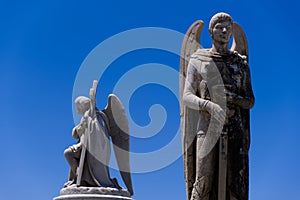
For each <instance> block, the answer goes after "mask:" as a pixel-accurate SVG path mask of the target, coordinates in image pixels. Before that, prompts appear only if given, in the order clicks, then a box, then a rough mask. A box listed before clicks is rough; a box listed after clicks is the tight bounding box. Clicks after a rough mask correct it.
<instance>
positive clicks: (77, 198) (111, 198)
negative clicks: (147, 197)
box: [53, 194, 132, 200]
mask: <svg viewBox="0 0 300 200" xmlns="http://www.w3.org/2000/svg"><path fill="white" fill-rule="evenodd" d="M53 200H132V198H130V197H122V196H116V195H102V194H69V195H61V196H59V197H56V198H54V199H53Z"/></svg>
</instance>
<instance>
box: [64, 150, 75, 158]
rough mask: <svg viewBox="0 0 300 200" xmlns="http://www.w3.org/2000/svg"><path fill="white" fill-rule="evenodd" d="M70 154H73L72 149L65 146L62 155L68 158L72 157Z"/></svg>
mask: <svg viewBox="0 0 300 200" xmlns="http://www.w3.org/2000/svg"><path fill="white" fill-rule="evenodd" d="M72 154H73V152H72V150H71V149H70V148H67V149H66V150H65V151H64V156H65V158H66V159H67V160H68V159H69V158H71V157H72Z"/></svg>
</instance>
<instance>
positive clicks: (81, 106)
mask: <svg viewBox="0 0 300 200" xmlns="http://www.w3.org/2000/svg"><path fill="white" fill-rule="evenodd" d="M90 102H91V100H90V99H89V98H87V97H84V96H79V97H77V98H76V99H75V105H76V110H77V113H78V114H80V115H84V113H85V112H86V111H88V109H90Z"/></svg>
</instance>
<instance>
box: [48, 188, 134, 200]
mask: <svg viewBox="0 0 300 200" xmlns="http://www.w3.org/2000/svg"><path fill="white" fill-rule="evenodd" d="M98 199H99V200H132V198H130V194H129V192H128V191H127V190H125V189H121V190H119V189H116V188H106V187H76V185H72V186H69V187H67V188H63V189H61V190H60V196H59V197H55V198H54V199H53V200H98Z"/></svg>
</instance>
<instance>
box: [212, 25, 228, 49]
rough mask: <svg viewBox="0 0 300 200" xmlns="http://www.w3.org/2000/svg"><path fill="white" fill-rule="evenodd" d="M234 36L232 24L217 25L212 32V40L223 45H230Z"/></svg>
mask: <svg viewBox="0 0 300 200" xmlns="http://www.w3.org/2000/svg"><path fill="white" fill-rule="evenodd" d="M231 35H232V23H231V22H230V21H221V22H218V23H216V24H215V26H214V28H213V30H212V39H213V40H214V41H215V42H219V43H221V44H225V43H228V42H229V40H230V37H231Z"/></svg>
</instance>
